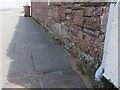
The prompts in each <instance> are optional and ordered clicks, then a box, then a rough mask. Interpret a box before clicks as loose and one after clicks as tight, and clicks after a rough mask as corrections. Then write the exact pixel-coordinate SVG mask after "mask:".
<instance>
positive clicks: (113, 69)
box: [103, 4, 120, 87]
mask: <svg viewBox="0 0 120 90" xmlns="http://www.w3.org/2000/svg"><path fill="white" fill-rule="evenodd" d="M119 13H120V12H119ZM119 20H120V18H119ZM118 40H119V43H120V38H119V39H118V4H117V5H116V6H115V9H114V16H113V22H112V25H111V30H110V36H109V42H108V48H107V55H106V59H105V72H104V74H103V75H104V76H105V77H106V78H107V79H108V80H110V81H111V82H112V83H113V84H114V85H115V86H116V87H120V83H119V84H118V77H120V75H118V72H120V70H119V71H118V66H120V64H119V65H118ZM119 56H120V55H119Z"/></svg>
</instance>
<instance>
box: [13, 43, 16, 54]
mask: <svg viewBox="0 0 120 90" xmlns="http://www.w3.org/2000/svg"><path fill="white" fill-rule="evenodd" d="M15 48H16V43H14V47H13V54H15Z"/></svg>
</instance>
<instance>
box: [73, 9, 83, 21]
mask: <svg viewBox="0 0 120 90" xmlns="http://www.w3.org/2000/svg"><path fill="white" fill-rule="evenodd" d="M73 17H74V18H76V19H81V18H84V10H77V11H73Z"/></svg>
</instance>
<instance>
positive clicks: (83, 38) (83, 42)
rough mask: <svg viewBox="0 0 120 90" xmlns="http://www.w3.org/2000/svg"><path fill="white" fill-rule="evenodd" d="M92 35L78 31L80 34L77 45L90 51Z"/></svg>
mask: <svg viewBox="0 0 120 90" xmlns="http://www.w3.org/2000/svg"><path fill="white" fill-rule="evenodd" d="M90 38H91V37H90V36H89V35H87V34H85V33H83V32H81V31H78V35H77V45H78V46H79V47H80V48H82V49H83V50H84V51H86V52H88V46H89V43H90Z"/></svg>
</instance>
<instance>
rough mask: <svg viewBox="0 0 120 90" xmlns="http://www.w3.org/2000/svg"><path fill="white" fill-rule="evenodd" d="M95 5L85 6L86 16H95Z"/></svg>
mask: <svg viewBox="0 0 120 90" xmlns="http://www.w3.org/2000/svg"><path fill="white" fill-rule="evenodd" d="M94 9H95V8H94V7H86V8H85V16H93V14H94Z"/></svg>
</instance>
